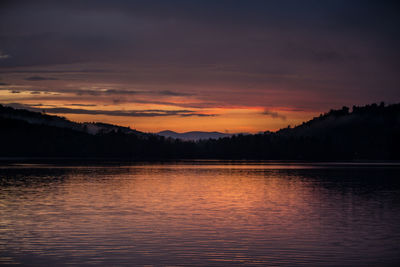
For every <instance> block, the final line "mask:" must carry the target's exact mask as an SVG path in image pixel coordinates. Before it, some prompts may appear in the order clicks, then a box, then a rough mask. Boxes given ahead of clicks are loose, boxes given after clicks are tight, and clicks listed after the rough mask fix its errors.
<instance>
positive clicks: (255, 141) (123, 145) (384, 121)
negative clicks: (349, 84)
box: [0, 103, 400, 160]
mask: <svg viewBox="0 0 400 267" xmlns="http://www.w3.org/2000/svg"><path fill="white" fill-rule="evenodd" d="M0 128H1V131H0V147H1V149H0V156H1V157H104V158H110V157H117V158H127V159H133V160H146V159H176V158H220V159H271V160H273V159H274V160H278V159H287V160H289V159H290V160H358V159H363V160H366V159H368V160H399V159H400V153H399V151H400V104H395V105H389V106H385V105H384V104H383V103H382V104H380V105H377V104H372V105H367V106H364V107H353V108H352V111H350V109H349V108H347V107H343V108H342V109H340V110H331V111H329V112H328V113H325V114H322V115H320V116H319V117H316V118H314V119H312V120H310V121H308V122H305V123H303V124H301V125H299V126H297V127H294V128H285V129H281V130H279V131H277V132H265V133H260V134H254V135H243V134H238V135H233V136H231V137H223V138H219V139H202V140H198V141H183V140H180V139H173V138H165V137H164V136H159V135H156V134H145V133H141V132H138V131H135V130H131V129H129V128H126V127H120V126H116V125H110V124H102V123H74V122H71V121H69V120H67V119H65V118H61V117H57V116H50V115H46V114H41V113H38V112H31V111H27V110H17V109H13V108H10V107H4V106H1V105H0Z"/></svg>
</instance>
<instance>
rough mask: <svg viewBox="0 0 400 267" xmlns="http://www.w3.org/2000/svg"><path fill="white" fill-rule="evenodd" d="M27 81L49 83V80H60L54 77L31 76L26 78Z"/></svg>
mask: <svg viewBox="0 0 400 267" xmlns="http://www.w3.org/2000/svg"><path fill="white" fill-rule="evenodd" d="M25 80H27V81H49V80H58V79H57V78H53V77H43V76H31V77H27V78H25Z"/></svg>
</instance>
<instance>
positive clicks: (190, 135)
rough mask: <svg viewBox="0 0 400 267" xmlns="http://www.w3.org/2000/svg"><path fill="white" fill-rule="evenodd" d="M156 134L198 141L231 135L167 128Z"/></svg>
mask: <svg viewBox="0 0 400 267" xmlns="http://www.w3.org/2000/svg"><path fill="white" fill-rule="evenodd" d="M157 134H158V135H161V136H164V137H171V138H176V139H182V140H192V141H198V140H202V139H218V138H222V137H229V136H232V134H226V133H220V132H200V131H192V132H186V133H177V132H174V131H169V130H167V131H162V132H159V133H157Z"/></svg>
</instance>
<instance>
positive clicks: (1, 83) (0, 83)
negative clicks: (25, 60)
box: [0, 82, 10, 85]
mask: <svg viewBox="0 0 400 267" xmlns="http://www.w3.org/2000/svg"><path fill="white" fill-rule="evenodd" d="M0 85H10V84H8V83H3V82H0Z"/></svg>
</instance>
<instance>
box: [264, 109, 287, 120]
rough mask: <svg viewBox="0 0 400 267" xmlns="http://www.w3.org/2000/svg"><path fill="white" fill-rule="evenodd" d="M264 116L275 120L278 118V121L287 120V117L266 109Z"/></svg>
mask: <svg viewBox="0 0 400 267" xmlns="http://www.w3.org/2000/svg"><path fill="white" fill-rule="evenodd" d="M262 114H263V115H266V116H270V117H272V118H274V119H275V118H276V119H281V120H286V116H285V115H282V114H279V113H278V112H275V111H270V110H268V109H265V110H264V111H263V113H262Z"/></svg>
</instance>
